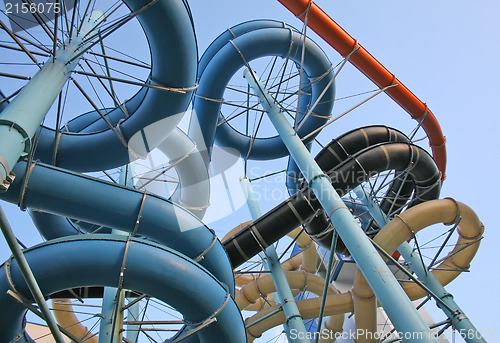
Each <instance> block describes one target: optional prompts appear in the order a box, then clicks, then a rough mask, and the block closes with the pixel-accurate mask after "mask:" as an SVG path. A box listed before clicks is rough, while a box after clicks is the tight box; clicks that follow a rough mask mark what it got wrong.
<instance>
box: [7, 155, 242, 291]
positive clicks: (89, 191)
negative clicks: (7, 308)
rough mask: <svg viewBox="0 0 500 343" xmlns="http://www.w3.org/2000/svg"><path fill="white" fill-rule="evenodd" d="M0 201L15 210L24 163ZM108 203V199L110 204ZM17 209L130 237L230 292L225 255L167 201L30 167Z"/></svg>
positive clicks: (206, 231)
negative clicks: (186, 261) (188, 262)
mask: <svg viewBox="0 0 500 343" xmlns="http://www.w3.org/2000/svg"><path fill="white" fill-rule="evenodd" d="M14 170H15V173H16V174H17V175H18V176H19V177H17V178H16V180H15V181H14V183H13V184H12V185H11V188H10V189H9V191H8V192H7V193H4V194H0V199H2V200H5V201H7V202H11V203H14V204H17V203H18V201H19V199H20V196H21V188H22V181H23V177H24V172H25V170H26V162H19V163H18V164H17V165H16V167H15V168H14ZM110 199H113V200H112V201H110ZM22 201H23V203H22V207H29V208H31V209H35V210H38V211H42V212H47V213H51V214H56V215H59V216H63V217H68V218H72V219H77V220H82V221H85V222H89V223H93V224H96V225H102V226H104V227H107V228H112V229H118V230H122V231H126V232H133V233H135V234H137V235H140V236H144V237H147V238H150V239H152V240H154V241H157V242H159V243H161V244H165V245H166V246H167V247H170V248H172V249H175V250H177V251H179V252H181V253H183V254H185V255H186V256H188V257H190V258H192V259H194V260H195V261H199V263H200V264H201V265H202V266H204V267H205V268H207V269H208V270H209V271H210V272H211V273H213V274H214V275H215V276H216V277H217V278H218V279H219V280H221V282H224V283H225V284H226V285H227V286H228V289H229V290H230V292H231V293H233V292H234V278H233V273H232V268H231V266H230V263H229V261H228V257H227V254H226V252H225V250H224V248H223V247H222V244H221V243H220V242H219V240H218V239H217V236H216V235H215V234H214V232H213V231H212V230H210V229H209V228H208V227H207V226H205V225H204V224H203V223H202V222H200V221H199V220H198V219H197V218H196V217H194V216H193V215H192V214H191V213H190V212H188V211H187V210H185V209H183V208H182V207H180V206H178V205H176V204H174V203H172V202H171V201H169V200H167V199H164V198H161V197H158V196H155V195H151V194H146V193H141V192H139V191H136V190H133V189H130V188H127V187H123V186H120V185H117V184H112V183H109V182H105V181H102V180H99V179H96V178H92V177H89V176H85V175H82V174H78V173H73V172H70V171H68V170H63V169H60V168H57V167H54V166H48V165H44V164H36V165H32V167H31V173H30V175H29V179H28V183H27V186H26V190H25V192H24V195H23V199H22Z"/></svg>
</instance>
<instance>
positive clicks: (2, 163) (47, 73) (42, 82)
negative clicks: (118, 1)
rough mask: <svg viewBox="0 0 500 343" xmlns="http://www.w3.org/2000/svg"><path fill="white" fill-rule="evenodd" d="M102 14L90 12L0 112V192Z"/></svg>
mask: <svg viewBox="0 0 500 343" xmlns="http://www.w3.org/2000/svg"><path fill="white" fill-rule="evenodd" d="M104 19H105V16H104V13H103V12H102V11H99V10H94V11H92V13H91V14H90V15H89V17H88V19H87V20H85V21H84V23H83V25H82V27H81V29H80V31H79V32H78V33H76V34H75V35H74V37H72V39H71V40H70V42H69V43H68V44H66V45H64V46H63V47H62V48H60V49H59V50H57V52H56V56H55V58H53V57H50V58H49V60H47V62H45V64H44V65H43V67H42V68H41V69H40V70H39V71H38V72H37V73H36V74H35V76H33V78H32V79H31V80H30V81H29V82H28V83H27V84H26V86H24V88H23V89H22V90H21V92H19V94H18V95H17V96H16V97H15V98H14V99H13V100H12V102H11V103H10V104H9V105H8V106H7V107H6V108H5V109H4V110H3V111H2V113H0V191H2V190H3V191H5V190H6V189H7V188H8V186H9V183H10V178H11V177H9V173H10V171H11V169H12V168H14V165H15V164H16V163H17V161H18V160H19V158H20V157H22V156H24V155H26V154H27V153H28V152H29V151H30V149H31V140H32V138H33V136H34V135H35V133H36V131H37V130H38V128H39V126H40V123H41V122H42V121H43V119H44V118H45V115H46V114H47V112H48V111H49V109H50V107H51V106H52V104H53V103H54V101H55V100H56V98H57V97H58V95H59V92H60V91H61V89H62V88H63V86H64V84H65V83H66V81H67V80H68V78H69V77H70V75H71V72H72V71H73V69H74V68H75V67H76V66H77V65H78V62H79V60H80V59H79V58H75V57H76V56H78V54H79V53H80V52H81V51H82V50H84V49H85V48H86V47H87V46H88V44H90V43H88V42H85V43H84V39H85V38H87V36H88V34H89V33H91V32H92V31H93V30H95V29H97V28H98V27H99V25H100V24H101V23H102V22H103V21H104Z"/></svg>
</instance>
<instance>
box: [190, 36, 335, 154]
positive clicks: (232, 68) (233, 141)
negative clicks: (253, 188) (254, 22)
mask: <svg viewBox="0 0 500 343" xmlns="http://www.w3.org/2000/svg"><path fill="white" fill-rule="evenodd" d="M303 41H304V39H303V37H302V35H301V34H299V33H297V31H295V30H293V29H291V28H279V27H272V28H262V29H256V30H253V31H249V32H246V33H244V34H241V35H240V36H237V37H236V38H234V39H231V40H229V41H228V42H226V44H225V45H224V46H223V47H221V48H219V49H218V50H217V49H216V48H214V49H213V50H217V52H216V53H215V54H213V52H212V51H211V52H210V53H212V54H213V57H212V58H211V60H210V62H209V63H207V65H206V67H205V68H204V70H203V74H202V76H201V78H200V83H199V87H198V89H197V90H196V96H197V98H196V101H195V102H194V110H195V113H196V116H197V117H196V119H197V120H198V123H197V124H199V127H200V128H201V132H197V130H196V128H195V127H192V128H190V132H189V135H190V137H193V139H194V140H195V142H196V143H197V144H198V146H201V145H202V144H203V143H204V145H205V146H206V147H207V149H208V156H207V161H208V159H209V156H210V151H211V149H212V146H213V144H214V140H216V142H217V144H218V145H219V146H221V147H230V148H234V149H236V150H238V151H239V152H240V154H241V155H242V156H248V158H250V159H261V160H263V159H272V158H278V157H283V156H286V155H288V151H287V150H286V148H285V145H284V144H283V143H282V141H281V139H280V138H279V137H277V136H276V137H270V138H263V139H256V140H255V141H254V143H253V145H252V149H251V152H250V153H249V149H250V137H249V136H246V135H243V134H241V133H239V132H237V131H236V130H235V129H234V128H232V127H231V126H230V125H219V126H218V127H217V122H218V120H217V119H218V116H219V113H220V109H221V103H220V101H219V100H220V99H222V98H223V95H224V90H225V88H226V86H227V84H228V82H229V81H230V79H231V77H232V76H233V75H234V74H235V73H236V72H238V70H239V69H240V68H241V67H243V66H245V62H250V63H251V61H252V60H254V59H257V58H260V57H264V56H279V57H283V58H287V57H289V58H290V60H292V61H293V62H295V63H300V61H301V52H302V45H303ZM305 44H306V45H305V51H306V54H305V60H304V71H305V75H306V76H307V78H308V80H309V83H310V84H311V91H312V97H311V100H310V101H311V103H314V102H315V101H316V99H318V97H319V95H320V94H321V93H322V91H323V90H324V88H325V86H326V85H327V84H328V82H329V81H330V80H331V79H332V78H333V72H332V70H331V69H332V65H331V63H330V61H329V60H328V58H327V57H326V55H325V54H324V52H323V51H322V50H321V49H320V48H319V47H318V46H317V45H316V44H315V43H314V42H313V41H311V40H310V39H306V43H305ZM242 56H243V57H242ZM207 58H208V57H207ZM334 93H335V92H334V88H333V87H330V88H329V89H328V91H327V92H326V94H325V95H324V97H323V98H322V101H321V102H320V104H318V106H317V107H316V108H315V111H314V114H315V116H311V117H310V118H308V119H307V121H306V122H305V123H304V125H303V126H302V127H301V129H300V130H299V135H300V136H305V135H306V134H307V133H309V132H311V131H312V130H314V129H315V128H317V127H319V126H320V125H321V124H323V123H324V122H325V121H326V120H327V119H328V117H329V116H330V114H331V109H332V106H333V98H334ZM193 119H194V118H193ZM216 130H217V135H216ZM312 139H314V137H310V138H308V140H307V142H309V141H311V140H312ZM307 142H306V143H307Z"/></svg>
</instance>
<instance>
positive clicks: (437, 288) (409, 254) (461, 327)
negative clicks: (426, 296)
mask: <svg viewBox="0 0 500 343" xmlns="http://www.w3.org/2000/svg"><path fill="white" fill-rule="evenodd" d="M354 192H355V193H356V196H357V197H358V199H359V200H360V201H361V202H362V203H363V204H364V205H366V207H367V208H368V211H370V214H371V215H372V217H373V219H375V221H376V222H377V224H378V225H379V226H380V227H384V226H385V225H386V224H387V223H388V222H389V219H388V218H387V216H386V214H385V213H384V212H383V211H382V210H381V209H380V207H379V206H378V204H377V203H375V202H374V201H373V200H372V199H369V198H367V197H366V194H365V192H364V191H363V189H362V188H361V187H360V186H358V187H356V188H355V189H354ZM398 251H399V252H400V253H401V255H402V256H403V258H404V259H405V261H406V263H408V265H409V266H410V268H411V269H412V270H413V271H414V272H415V274H416V275H417V276H418V278H419V280H420V281H421V282H422V283H423V284H424V285H425V286H427V287H428V288H429V289H430V290H431V291H432V292H433V293H434V294H435V295H436V296H437V297H439V299H441V301H442V302H443V303H444V304H445V305H447V308H446V307H445V306H443V305H442V304H441V303H440V302H437V306H438V307H439V308H440V309H441V310H443V312H444V313H445V314H446V316H447V317H448V318H449V319H450V320H451V322H452V325H453V327H454V328H455V329H456V330H457V331H458V332H459V334H460V335H461V336H462V337H463V338H464V340H465V341H466V342H468V343H480V342H481V343H486V340H485V339H484V338H483V337H482V335H481V332H480V331H479V330H477V329H476V327H475V326H474V324H472V322H471V321H470V319H469V318H467V316H466V315H465V313H464V312H463V311H462V310H461V309H460V307H459V306H458V304H457V303H456V302H455V300H454V299H453V295H452V294H450V293H448V292H447V291H446V289H445V288H444V287H443V285H441V283H440V282H439V281H438V279H436V277H435V276H434V274H432V273H431V272H429V271H428V269H427V267H426V266H425V265H424V264H423V263H422V260H421V259H420V258H419V257H418V256H417V254H416V253H415V251H414V250H413V249H412V248H411V246H410V244H409V243H408V242H403V243H402V244H401V245H400V246H399V248H398ZM450 310H451V311H450Z"/></svg>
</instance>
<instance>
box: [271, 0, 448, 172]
mask: <svg viewBox="0 0 500 343" xmlns="http://www.w3.org/2000/svg"><path fill="white" fill-rule="evenodd" d="M278 1H279V2H280V3H281V4H282V5H284V6H285V7H286V8H287V9H288V10H290V11H291V12H292V13H293V14H295V16H297V17H299V18H300V19H301V20H302V21H304V19H305V14H306V11H307V9H308V7H309V4H310V3H311V4H310V9H309V16H308V19H307V26H308V27H310V28H311V29H312V30H313V31H314V32H316V33H317V34H318V35H319V36H320V37H321V38H323V39H324V40H325V42H327V43H328V44H330V45H331V46H332V47H333V48H334V49H335V50H337V51H338V52H339V53H340V54H341V55H342V56H344V57H345V56H347V55H349V54H350V53H351V52H352V51H354V49H356V48H358V50H357V51H356V52H355V53H353V54H352V55H351V57H350V58H349V62H350V63H351V64H352V65H354V66H355V67H356V68H357V69H358V70H359V71H361V72H362V73H363V74H364V75H365V76H366V77H368V78H369V79H370V80H371V81H372V82H373V83H375V84H376V85H377V86H378V87H380V88H384V87H387V86H390V85H392V84H396V85H397V87H392V88H390V89H388V90H387V91H386V92H385V93H387V95H389V97H391V98H392V99H393V100H394V101H395V102H396V103H397V104H398V105H399V106H401V107H402V108H403V109H404V110H405V111H406V112H408V113H409V114H410V115H411V117H412V118H413V119H415V120H417V121H419V122H422V127H423V129H424V130H425V132H426V134H427V137H428V138H429V144H430V146H431V148H432V155H433V157H434V160H435V161H436V164H437V166H438V167H439V170H440V171H441V174H442V175H441V179H442V180H444V179H445V172H446V146H445V145H446V139H445V137H444V136H443V132H442V130H441V127H440V126H439V123H438V121H437V119H436V117H435V116H434V114H433V113H432V112H431V111H430V110H429V108H428V107H427V105H426V104H424V103H423V102H422V101H421V100H420V99H419V98H417V97H416V96H415V95H414V94H413V93H412V92H411V91H410V90H409V89H408V88H407V87H406V86H405V85H403V84H402V83H401V82H400V81H399V80H398V79H397V78H396V77H395V76H394V75H393V74H392V73H390V72H389V70H387V69H386V68H385V67H384V66H383V65H382V64H381V63H380V62H379V61H377V60H376V59H375V58H374V57H373V56H372V55H370V53H369V52H368V51H367V50H366V49H365V48H363V47H362V46H360V45H359V44H358V42H357V41H356V40H355V39H354V38H352V37H351V36H350V35H349V34H348V33H347V32H346V31H344V29H342V27H340V26H339V25H338V24H337V23H336V22H335V21H334V20H333V19H332V18H330V16H328V15H327V14H326V13H325V12H324V11H323V10H322V9H321V8H320V7H319V6H318V5H316V4H315V3H314V2H312V1H311V0H278Z"/></svg>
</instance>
